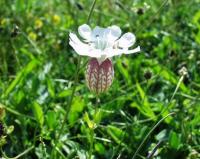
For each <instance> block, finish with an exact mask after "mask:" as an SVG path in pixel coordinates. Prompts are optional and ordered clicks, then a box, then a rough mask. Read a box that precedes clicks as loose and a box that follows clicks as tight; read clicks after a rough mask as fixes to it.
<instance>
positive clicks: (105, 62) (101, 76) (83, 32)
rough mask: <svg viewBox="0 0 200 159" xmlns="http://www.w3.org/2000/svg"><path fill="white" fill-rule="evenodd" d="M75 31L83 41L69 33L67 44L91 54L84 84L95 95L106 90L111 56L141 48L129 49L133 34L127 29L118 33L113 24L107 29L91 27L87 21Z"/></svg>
mask: <svg viewBox="0 0 200 159" xmlns="http://www.w3.org/2000/svg"><path fill="white" fill-rule="evenodd" d="M78 32H79V35H80V36H81V38H82V41H81V40H80V39H79V38H78V37H77V35H75V34H74V33H70V34H69V37H70V40H69V44H70V45H71V46H72V47H73V49H74V50H75V51H76V53H77V54H79V55H82V56H89V57H90V60H89V62H88V64H87V68H86V72H85V77H86V81H87V86H88V87H89V89H90V90H91V91H93V92H95V93H96V94H99V93H102V92H105V91H106V90H108V88H109V87H110V86H111V84H112V81H113V77H114V69H113V65H112V61H111V57H113V56H116V55H122V54H132V53H136V52H139V51H140V47H139V46H138V47H136V48H135V49H129V48H130V47H131V46H132V45H133V44H134V43H135V40H136V38H135V35H134V34H132V33H130V32H128V33H125V34H123V35H121V34H122V33H121V29H120V28H119V27H118V26H116V25H113V26H109V27H107V28H102V27H99V26H96V27H95V28H94V29H93V30H92V29H91V28H90V27H89V26H88V25H87V24H83V25H81V26H80V27H79V28H78Z"/></svg>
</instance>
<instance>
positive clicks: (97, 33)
mask: <svg viewBox="0 0 200 159" xmlns="http://www.w3.org/2000/svg"><path fill="white" fill-rule="evenodd" d="M105 31H106V29H105V28H101V27H99V26H96V27H95V28H94V29H93V31H92V38H93V40H94V41H95V40H96V39H97V37H98V38H100V39H101V38H104V35H105Z"/></svg>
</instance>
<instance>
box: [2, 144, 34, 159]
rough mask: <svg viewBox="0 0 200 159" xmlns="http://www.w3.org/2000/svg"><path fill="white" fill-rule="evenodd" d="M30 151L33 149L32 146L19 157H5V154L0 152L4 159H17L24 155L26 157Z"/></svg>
mask: <svg viewBox="0 0 200 159" xmlns="http://www.w3.org/2000/svg"><path fill="white" fill-rule="evenodd" d="M32 149H34V146H31V147H30V148H28V149H26V150H25V151H24V152H22V153H20V154H19V155H17V156H16V157H7V156H6V154H5V153H4V152H3V151H2V149H1V152H2V154H3V157H5V158H6V159H18V158H20V157H22V156H24V155H26V154H27V153H28V152H30V151H31V150H32Z"/></svg>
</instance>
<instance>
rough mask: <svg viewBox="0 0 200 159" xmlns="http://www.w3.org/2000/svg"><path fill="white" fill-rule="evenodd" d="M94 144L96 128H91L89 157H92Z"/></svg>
mask: <svg viewBox="0 0 200 159" xmlns="http://www.w3.org/2000/svg"><path fill="white" fill-rule="evenodd" d="M93 145H94V129H93V128H91V130H90V150H89V157H88V159H91V158H92V152H93Z"/></svg>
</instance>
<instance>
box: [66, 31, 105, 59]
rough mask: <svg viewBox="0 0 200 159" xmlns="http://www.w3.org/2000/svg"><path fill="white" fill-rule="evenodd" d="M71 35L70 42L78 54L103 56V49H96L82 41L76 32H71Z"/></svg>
mask: <svg viewBox="0 0 200 159" xmlns="http://www.w3.org/2000/svg"><path fill="white" fill-rule="evenodd" d="M69 37H70V41H69V44H70V45H71V46H72V47H73V49H74V50H75V51H76V53H77V54H79V55H82V56H89V57H96V58H99V57H101V50H99V49H95V48H94V47H92V46H90V45H89V44H85V43H83V42H81V41H80V40H79V39H78V37H77V36H76V34H73V33H70V34H69Z"/></svg>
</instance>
